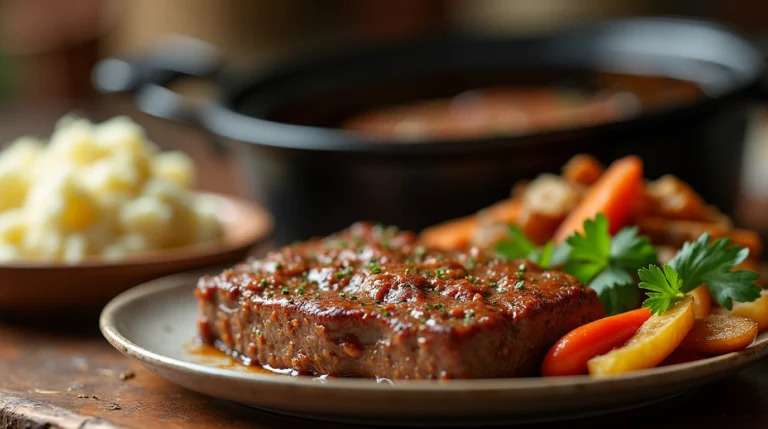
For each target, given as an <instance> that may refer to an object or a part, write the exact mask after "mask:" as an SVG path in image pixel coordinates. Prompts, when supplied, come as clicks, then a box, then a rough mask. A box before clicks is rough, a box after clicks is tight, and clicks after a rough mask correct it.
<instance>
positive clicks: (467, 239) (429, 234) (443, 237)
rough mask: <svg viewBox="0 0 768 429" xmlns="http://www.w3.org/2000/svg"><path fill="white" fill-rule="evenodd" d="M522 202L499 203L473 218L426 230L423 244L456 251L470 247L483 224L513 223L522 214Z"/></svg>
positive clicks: (508, 201)
mask: <svg viewBox="0 0 768 429" xmlns="http://www.w3.org/2000/svg"><path fill="white" fill-rule="evenodd" d="M520 206H521V202H520V200H517V199H507V200H503V201H499V202H498V203H495V204H493V205H492V206H490V207H488V208H486V209H483V210H481V211H480V212H478V213H477V214H474V215H472V216H467V217H463V218H460V219H456V220H452V221H448V222H445V223H441V224H439V225H435V226H432V227H430V228H427V229H425V230H424V231H422V233H421V242H422V243H423V244H424V245H425V246H427V247H434V248H437V249H443V250H456V249H462V248H465V247H469V246H470V245H471V244H472V237H473V235H474V234H475V232H476V231H477V228H478V227H479V226H480V224H481V223H482V222H486V221H487V222H489V223H491V224H506V223H513V222H515V220H516V219H517V216H518V213H519V212H520ZM481 221H482V222H481Z"/></svg>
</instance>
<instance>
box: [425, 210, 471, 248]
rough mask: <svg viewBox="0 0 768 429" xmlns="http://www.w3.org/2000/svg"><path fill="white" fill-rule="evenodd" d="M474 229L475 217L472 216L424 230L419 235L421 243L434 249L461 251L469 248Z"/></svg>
mask: <svg viewBox="0 0 768 429" xmlns="http://www.w3.org/2000/svg"><path fill="white" fill-rule="evenodd" d="M476 227H477V217H475V216H474V215H473V216H467V217H464V218H461V219H456V220H452V221H449V222H445V223H441V224H439V225H435V226H433V227H430V228H427V229H425V230H424V231H423V232H422V233H421V242H422V243H424V245H425V246H428V247H434V248H436V249H443V250H454V249H461V248H464V247H468V246H469V243H470V241H471V240H472V234H473V233H474V232H475V228H476Z"/></svg>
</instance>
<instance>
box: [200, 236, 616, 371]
mask: <svg viewBox="0 0 768 429" xmlns="http://www.w3.org/2000/svg"><path fill="white" fill-rule="evenodd" d="M196 295H197V298H198V300H199V302H200V310H201V311H202V316H201V318H200V335H201V338H202V339H203V341H205V342H207V343H212V344H216V345H217V346H218V347H220V348H222V349H224V350H226V351H228V352H230V353H232V354H234V355H237V356H239V357H241V358H242V359H243V360H244V361H245V362H247V363H248V362H252V363H254V364H261V365H269V366H271V367H273V368H293V369H295V370H296V371H298V372H300V373H309V374H331V375H336V376H362V377H384V378H392V379H402V378H416V379H418V378H491V377H513V376H525V375H532V374H535V373H536V371H537V369H538V366H539V363H540V361H541V358H542V357H543V355H544V354H545V353H546V351H547V349H548V348H549V347H550V346H551V345H552V344H553V343H554V342H555V341H556V340H557V339H558V338H559V337H561V336H562V335H564V334H565V333H567V332H568V331H570V330H572V329H573V328H576V327H578V326H580V325H582V324H584V323H586V322H590V321H592V320H595V319H597V318H599V317H601V316H603V315H604V313H603V308H602V305H601V304H600V302H599V301H598V299H597V296H596V295H595V293H594V292H593V291H592V290H590V289H584V288H582V287H581V285H580V284H579V283H578V281H577V280H576V279H575V278H573V277H571V276H569V275H567V274H563V273H560V272H557V271H543V270H541V269H539V268H538V267H536V266H534V265H532V264H530V263H526V262H525V261H511V262H505V261H499V260H496V259H491V258H488V257H486V256H484V255H480V254H479V253H478V252H477V251H469V252H465V253H445V252H438V251H432V250H429V249H425V248H423V247H422V246H419V245H418V242H417V241H416V236H415V235H414V234H411V233H404V232H398V231H396V230H394V229H393V228H383V227H380V226H372V225H370V224H364V223H360V224H355V225H353V226H352V227H350V228H349V229H347V230H345V231H343V232H340V233H338V234H335V235H332V236H330V237H328V238H324V239H317V240H313V241H309V242H306V243H302V244H297V245H293V246H289V247H285V248H283V249H280V250H279V251H276V252H273V253H271V254H269V255H268V256H267V257H266V258H264V259H261V260H251V261H248V262H245V263H241V264H239V265H237V266H235V267H234V268H233V269H230V270H226V271H224V272H223V273H221V274H219V275H218V276H213V277H204V278H202V279H200V281H199V283H198V286H197V290H196Z"/></svg>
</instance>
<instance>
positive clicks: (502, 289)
mask: <svg viewBox="0 0 768 429" xmlns="http://www.w3.org/2000/svg"><path fill="white" fill-rule="evenodd" d="M499 293H507V290H506V289H504V288H499Z"/></svg>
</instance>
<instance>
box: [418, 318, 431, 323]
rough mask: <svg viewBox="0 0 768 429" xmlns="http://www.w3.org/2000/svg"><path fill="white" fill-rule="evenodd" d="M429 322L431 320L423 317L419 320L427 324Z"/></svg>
mask: <svg viewBox="0 0 768 429" xmlns="http://www.w3.org/2000/svg"><path fill="white" fill-rule="evenodd" d="M427 320H429V319H427V318H426V317H422V318H420V319H419V322H421V323H427Z"/></svg>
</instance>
